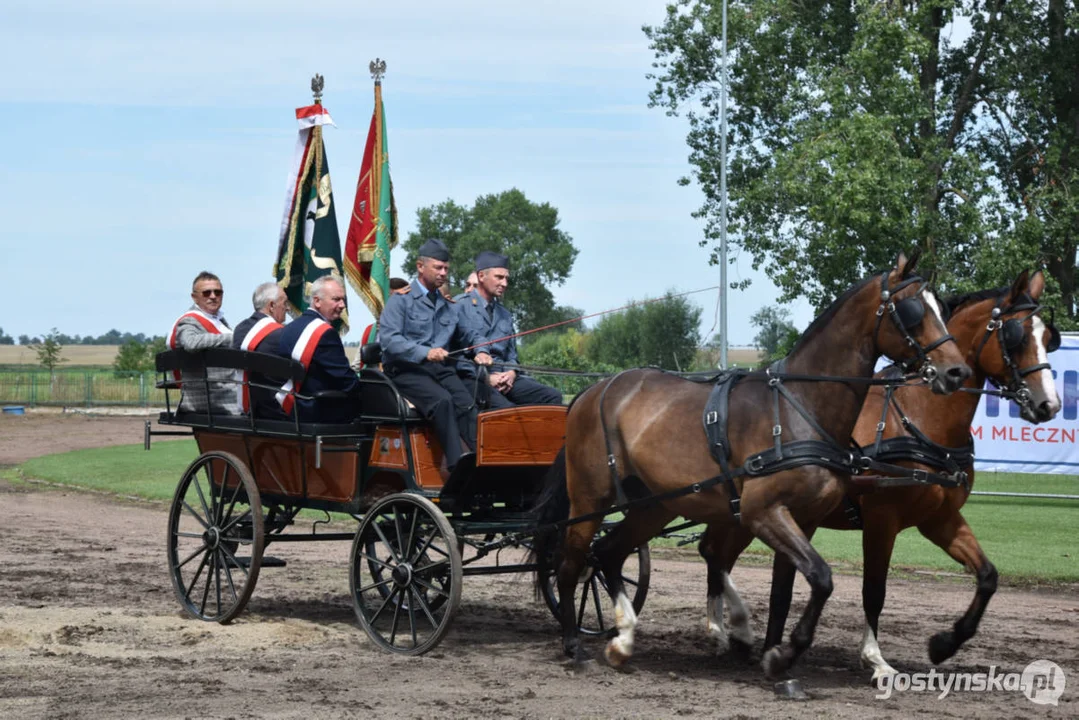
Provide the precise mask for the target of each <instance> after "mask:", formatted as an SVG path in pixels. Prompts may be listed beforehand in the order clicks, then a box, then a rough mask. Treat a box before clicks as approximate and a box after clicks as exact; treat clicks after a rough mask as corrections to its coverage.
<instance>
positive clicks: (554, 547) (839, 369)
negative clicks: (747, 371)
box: [535, 255, 970, 677]
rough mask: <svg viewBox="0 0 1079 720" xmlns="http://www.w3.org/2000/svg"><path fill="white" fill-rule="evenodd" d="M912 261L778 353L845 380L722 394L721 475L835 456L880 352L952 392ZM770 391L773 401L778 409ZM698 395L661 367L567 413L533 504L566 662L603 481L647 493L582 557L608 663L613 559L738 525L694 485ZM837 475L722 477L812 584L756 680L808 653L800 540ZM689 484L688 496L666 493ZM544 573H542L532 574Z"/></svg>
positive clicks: (628, 621)
mask: <svg viewBox="0 0 1079 720" xmlns="http://www.w3.org/2000/svg"><path fill="white" fill-rule="evenodd" d="M916 259H917V258H916V257H912V258H911V260H910V262H908V261H907V258H906V257H905V256H904V255H900V256H899V258H898V260H897V262H896V267H895V268H894V269H892V270H890V271H887V272H885V273H884V274H883V275H881V276H876V275H874V276H872V277H870V278H867V279H866V280H864V281H863V282H861V283H859V284H858V285H856V286H854V287H853V288H851V289H850V290H848V291H847V292H846V293H845V294H844V295H843V296H842V297H840V298H839V299H838V300H836V301H835V302H834V303H833V304H832V305H831V306H830V307H829V308H828V310H827V311H826V312H824V313H823V314H822V315H821V316H820V317H818V318H817V319H816V320H815V321H814V322H813V323H812V324H811V325H810V326H809V328H808V329H807V330H806V332H805V333H804V334H803V336H802V338H801V339H800V341H799V342H798V344H797V346H796V347H795V349H794V350H793V351H792V352H791V354H790V356H789V357H788V358H787V363H786V368H785V372H786V373H789V374H790V375H794V374H800V375H802V376H803V377H804V376H808V375H813V376H823V375H828V376H845V377H848V378H853V381H849V382H837V381H830V382H808V381H807V382H793V381H790V380H788V381H787V382H791V383H792V384H791V386H790V387H789V388H788V387H786V385H784V384H783V381H781V380H777V379H775V377H774V376H771V377H761V376H757V377H747V378H744V379H743V380H742V381H741V382H740V383H739V384H737V385H735V386H734V387H733V389H732V390H731V391H730V401H729V417H730V420H731V421H730V425H729V435H728V438H727V448H728V450H729V452H727V453H725V455H726V460H727V462H728V463H729V467H731V468H741V467H745V466H746V465H747V464H749V459H750V458H751V456H754V454H755V453H759V452H760V451H767V450H770V448H772V446H773V445H774V444H778V443H779V442H780V441H783V442H787V443H792V442H795V443H796V441H799V440H810V439H812V440H827V439H830V438H840V439H842V440H843V441H844V442H843V446H840V448H839V449H840V450H842V449H843V448H845V446H846V442H845V441H846V439H847V438H849V436H850V433H851V431H852V430H853V429H854V423H855V420H857V417H858V412H859V410H860V409H861V407H862V402H863V400H864V399H865V395H866V390H867V387H868V385H867V384H866V382H865V381H866V380H868V379H870V378H871V377H872V375H873V368H874V364H875V363H876V360H877V358H878V357H879V356H880V355H881V354H882V353H883V354H885V355H887V356H888V357H890V358H892V359H894V360H897V361H910V360H914V361H918V362H922V364H923V368H924V369H925V372H926V376H927V377H931V378H932V380H931V385H932V388H933V390H934V391H936V392H940V393H949V392H952V391H954V390H956V389H957V388H959V387H960V386H961V385H962V384H963V382H964V381H965V380H966V379H967V377H968V376H969V375H970V368H968V367H967V366H966V365H965V364H964V363H963V358H962V356H961V355H960V353H959V351H958V349H957V348H956V346H955V344H954V343H953V342H950V341H949V338H948V336H947V334H946V331H945V327H944V321H943V319H942V317H941V315H940V306H939V305H938V303H937V301H936V299H935V298H934V297H933V295H932V293H930V292H929V291H928V290H926V289H924V286H923V284H922V283H921V282H920V279H918V278H916V277H914V276H912V275H911V272H912V270H913V268H914V264H915V262H916ZM776 386H782V392H784V393H786V395H784V399H783V401H782V402H781V401H780V400H779V393H778V392H777V390H776ZM710 391H711V387H710V386H708V385H705V384H699V383H694V382H690V381H688V380H684V379H682V378H679V377H676V376H672V375H669V374H666V373H663V372H661V371H657V370H643V369H641V370H630V371H627V372H625V373H622V374H620V375H617V376H615V377H614V378H611V379H608V380H604V381H601V382H599V383H597V384H596V385H594V386H592V387H591V388H589V389H588V390H586V391H585V392H584V393H582V394H581V395H579V396H578V397H577V398H576V400H575V402H574V403H573V405H572V406H571V407H570V410H569V414H568V417H567V419H566V447H565V453H564V455H563V456H562V457H563V458H564V460H563V461H562V462H561V463H559V462H556V465H555V467H554V468H553V470H552V473H551V475H550V478H549V482H548V486H547V489H546V494H545V499H544V501H542V502H541V504H540V507H539V525H540V528H539V532H537V536H536V547H535V552H536V556H537V558H538V559H539V560H540V564H541V565H543V563H544V558H548V557H553V558H554V562H555V566H556V567H557V584H558V592H559V610H560V615H561V618H560V619H561V622H562V629H563V637H562V646H563V650H564V652H565V653H566V654H567V655H569V656H570V657H573V658H575V659H578V660H581V659H584V657H585V655H584V652H583V650H582V649H581V647H580V644H579V639H578V629H577V623H576V619H575V617H574V600H573V598H574V593H575V591H576V586H577V582H578V578H579V577H580V575H581V571H582V569H583V568H584V566H585V561H586V553H587V552H588V551H589V549H590V546H591V544H592V540H593V537H594V536H595V533H596V530H597V528H598V527H599V524H600V518H599V517H598V516H593V515H592V514H594V513H595V514H599V513H602V512H604V511H605V510H606V509H608V508H610V507H611V505H612V504H613V502H614V500H615V498H616V496H617V490H618V489H617V487H616V484H617V479H616V478H615V477H614V476H615V474H616V473H617V476H618V478H622V479H625V482H624V485H623V487H624V488H625V489H626V491H627V492H628V491H629V489H630V488H631V487H634V486H635V487H637V488H642V487H643V489H645V490H646V491H647V492H648V493H649V496H648V502H646V503H645V504H643V505H637V506H634V507H632V508H630V509H628V510H627V512H626V517H625V520H624V521H623V522H621V523H619V525H618V526H617V527H616V528H615V529H614V530H613V531H612V532H611V533H610V534H608V535H607V536H605V537H604V538H602V539H601V540H600V541H598V542H597V543H596V547H595V548H594V552H595V554H596V558H597V560H598V561H599V563H600V566H601V567H602V568H603V571H604V573H605V575H606V577H607V578H608V579H609V584H610V587H608V591H609V592H610V595H611V599H612V601H613V602H614V605H615V625H616V627H617V630H618V635H617V636H616V637H614V638H613V639H612V640H611V641H610V642H609V643H608V645H607V647H606V651H605V655H606V658H607V660H608V662H609V663H610V664H611V665H613V666H615V667H618V666H621V665H622V664H623V663H625V661H626V660H627V659H628V658H629V657H630V655H631V654H632V652H633V630H634V626H635V624H636V613H635V611H634V608H633V606H632V603H631V602H630V600H629V598H628V596H627V595H626V592H625V588H624V586H623V584H622V582H621V577H622V572H621V571H622V564H623V562H624V561H625V559H626V557H627V556H628V555H629V553H630V552H631V551H632V549H633V548H636V547H637V546H639V545H641V544H642V543H646V542H648V541H649V540H650V539H651V538H652V537H654V536H655V535H657V534H658V533H659V532H661V531H662V530H663V528H664V526H666V525H667V524H668V522H670V521H671V520H672V519H673V518H675V517H678V516H683V517H686V518H688V519H690V520H694V521H697V522H702V523H707V524H708V525H709V526H710V527H713V528H717V529H720V530H725V529H726V528H727V527H729V526H731V525H732V524H733V523H736V522H738V520H737V519H736V516H735V512H734V510H735V508H734V506H733V505H732V502H731V501H732V499H733V498H732V496H731V495H732V493H731V492H730V491H729V490H728V487H730V486H728V485H727V484H726V483H723V482H702V481H704V480H705V479H712V480H713V481H714V480H715V479H716V476H717V473H720V471H721V466H720V464H719V463H717V461H716V459H714V458H713V456H712V454H711V453H710V451H709V441H708V440H707V438H706V435H705V431H704V429H703V427H702V414H703V411H704V408H705V404H706V401H707V399H708V396H709V393H710ZM798 405H800V406H801V411H799V408H798V407H797V406H798ZM773 413H777V414H778V417H775V416H774V415H773ZM777 438H778V440H777ZM821 444H822V445H823V443H821ZM832 444H833V445H834V444H835V442H834V440H833V441H832ZM755 457H759V455H757V456H755ZM757 469H758V470H759V469H760V468H757ZM769 472H772V474H768V473H769ZM629 478H634V480H632V481H630V480H629ZM846 478H847V475H846V474H845V473H843V472H837V471H836V470H835V469H828V468H826V467H823V466H822V465H810V464H806V465H802V466H800V467H796V468H793V469H786V470H782V471H769V470H767V469H765V470H764V472H763V473H759V474H757V476H754V477H748V478H747V477H745V476H744V475H743V474H739V475H737V476H736V477H735V479H734V480H733V481H732V485H733V490H734V491H735V492H736V493H737V494H738V495H740V503H741V523H742V524H743V525H744V527H745V528H747V529H748V530H749V531H750V532H751V533H753V534H754V535H756V536H757V537H759V538H761V540H763V541H764V542H765V543H766V544H768V545H769V546H770V547H772V548H773V549H774V550H775V551H776V553H777V555H778V556H782V557H784V558H786V559H787V560H788V561H789V562H790V563H791V564H792V565H793V566H794V567H796V568H797V569H798V570H799V571H800V572H801V573H802V574H803V575H804V576H805V577H806V579H807V581H808V582H809V584H810V587H811V588H812V595H811V598H810V600H809V602H808V603H807V605H806V609H805V612H804V614H803V616H802V618H801V620H800V621H799V623H798V625H797V627H796V628H795V630H794V631H793V632H792V633H791V637H790V645H789V646H788V647H784V648H780V649H775V650H773V651H772V652H771V653H769V654H768V655H767V656H766V657H765V659H764V661H763V663H762V664H763V666H764V668H765V670H766V672H767V673H768V675H769V676H773V677H774V676H777V675H780V674H782V673H784V672H786V670H787V669H788V668H789V667H790V666H791V665H792V664H793V663H794V661H795V660H796V659H797V658H798V656H799V655H801V653H802V652H804V651H805V649H806V648H807V647H809V645H810V643H811V642H812V640H813V633H814V630H815V629H816V625H817V621H818V619H819V617H820V613H821V610H822V608H823V606H824V603H825V601H826V600H827V598H828V596H829V595H830V594H831V592H832V580H831V568H829V566H828V564H827V563H826V562H825V561H824V560H823V559H822V558H821V557H820V555H819V554H817V552H816V550H814V549H813V546H812V545H811V544H810V542H809V538H810V537H811V536H812V534H813V532H814V530H816V528H817V526H818V525H819V524H820V522H821V521H823V520H824V518H825V517H826V516H827V515H828V514H829V513H830V512H831V511H832V510H833V508H834V506H835V505H836V504H837V503H838V501H839V498H840V497H841V496H842V488H843V487H844V486H845V482H846ZM694 483H696V484H697V485H696V486H694V487H693V491H692V492H689V493H688V494H681V495H680V496H677V497H675V496H674V495H675V494H677V493H679V492H684V491H685V490H687V489H689V488H690V486H693V485H694ZM656 496H662V497H659V498H657V497H656ZM583 516H588V517H587V518H586V519H582V518H583ZM568 517H572V518H575V519H576V520H575V522H573V523H571V524H565V525H562V526H559V527H560V528H562V527H564V531H562V530H559V531H550V530H549V528H550V527H551V525H550V523H552V522H553V521H556V520H561V519H565V518H568ZM544 528H548V531H546V532H545V531H544ZM559 540H561V543H558V541H559ZM544 570H545V568H542V567H541V571H540V573H539V574H538V579H542V578H543V577H544Z"/></svg>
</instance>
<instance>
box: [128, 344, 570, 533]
mask: <svg viewBox="0 0 1079 720" xmlns="http://www.w3.org/2000/svg"><path fill="white" fill-rule="evenodd" d="M206 368H216V369H228V370H233V371H234V372H235V373H236V374H237V379H236V380H235V382H236V384H237V386H238V387H239V386H240V385H242V384H245V382H246V381H244V380H242V379H241V373H244V372H248V373H251V374H254V373H258V374H259V375H262V376H264V377H273V378H281V379H282V382H284V381H285V380H292V381H293V383H294V385H295V386H299V387H301V388H302V382H303V376H304V369H303V366H302V365H300V363H298V362H296V361H294V360H291V359H289V358H282V357H276V356H270V355H265V354H262V353H251V352H245V351H241V350H224V349H214V350H207V351H205V352H200V353H185V352H182V351H170V352H166V353H162V354H161V355H159V356H158V358H157V370H158V371H159V372H161V373H162V380H161V381H160V382H159V383H158V387H159V388H163V389H165V391H166V406H167V409H166V411H165V412H163V413H161V415H160V417H159V420H158V422H159V424H161V425H167V426H182V427H184V428H190V432H191V433H192V434H193V435H194V437H195V439H196V441H197V443H198V446H199V452H200V453H206V452H227V453H230V454H232V455H234V456H236V457H237V458H239V459H240V460H241V461H243V462H244V463H245V464H246V466H247V468H248V469H249V470H250V472H251V474H252V476H253V477H254V479H255V482H256V484H257V486H258V488H259V492H260V493H261V495H262V501H263V504H264V505H267V506H271V505H281V506H286V507H295V508H311V509H317V510H326V511H330V512H342V513H348V514H351V515H358V514H362V513H363V512H365V511H366V510H367V509H368V508H369V507H371V505H372V504H373V503H374V502H375V501H377V500H378V499H379V498H380V497H383V496H385V495H387V494H390V493H394V492H410V493H417V494H420V495H423V496H424V497H427V498H428V499H431V500H432V501H434V502H435V503H438V504H440V506H441V507H442V508H443V510H444V511H445V512H451V513H456V514H458V515H462V516H463V517H467V516H470V515H473V514H475V515H478V516H479V517H477V519H480V517H482V519H483V521H484V522H487V521H490V520H491V519H492V517H494V516H497V515H498V514H499V513H503V512H508V513H511V514H512V513H514V512H515V511H523V510H525V509H527V508H528V507H530V506H531V504H532V501H533V500H534V497H535V494H536V493H537V492H538V488H539V487H540V484H541V482H542V478H543V475H544V474H545V473H546V471H547V468H548V467H549V466H550V463H551V462H552V461H553V459H554V455H555V454H556V453H557V451H558V448H559V447H560V446H561V444H562V437H563V428H564V422H565V408H563V407H549V406H536V407H530V408H511V409H509V410H504V411H495V412H492V413H484V415H483V416H482V419H481V422H480V427H479V431H478V433H477V437H478V438H479V447H478V448H477V453H476V454H475V455H470V456H466V458H465V459H464V461H463V462H462V463H461V464H460V465H459V466H458V468H457V470H456V472H455V474H454V475H453V476H452V477H448V476H446V474H445V471H444V470H443V469H442V467H441V465H442V452H441V448H440V447H439V446H438V441H437V439H436V437H435V435H434V433H433V430H432V428H431V427H429V426H428V424H427V423H426V421H424V420H423V418H421V417H420V416H419V415H418V414H417V412H416V410H415V409H414V408H412V407H411V405H410V404H409V403H408V402H407V401H406V400H405V399H404V398H403V397H402V396H401V394H400V392H399V391H398V390H397V388H396V387H395V386H394V384H393V381H392V380H390V379H389V378H388V377H387V376H386V375H384V374H383V373H382V372H380V371H378V370H374V369H364V370H361V371H360V384H361V414H360V416H359V418H358V419H357V420H356V421H355V422H353V423H349V424H323V423H300V422H298V421H297V420H267V419H261V418H254V417H252V416H251V415H225V414H222V413H215V412H213V409H212V407H208V408H205V409H204V410H203V409H201V408H200V410H203V411H200V412H189V411H180V410H177V409H175V407H174V405H173V403H172V400H173V399H175V398H174V397H173V395H175V394H176V392H175V391H177V390H179V389H180V387H181V383H180V381H178V380H176V379H175V378H174V377H173V376H172V374H173V373H181V372H184V371H188V372H190V371H192V370H193V371H196V372H197V373H198V374H199V375H202V377H200V378H198V379H196V380H193V381H192V382H204V383H209V382H211V381H209V380H206V379H205V374H206V373H205V370H206ZM213 382H220V381H213ZM251 385H255V384H254V383H251ZM259 387H263V386H259ZM266 389H272V390H278V389H279V388H278V387H273V388H266ZM206 396H207V397H208V396H209V388H207V392H206ZM158 434H164V433H161V432H159V431H151V430H149V429H147V443H148V442H149V439H150V436H151V435H158ZM167 434H172V433H167Z"/></svg>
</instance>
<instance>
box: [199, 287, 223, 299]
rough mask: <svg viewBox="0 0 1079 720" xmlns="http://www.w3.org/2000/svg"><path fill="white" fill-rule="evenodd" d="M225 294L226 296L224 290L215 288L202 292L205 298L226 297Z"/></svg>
mask: <svg viewBox="0 0 1079 720" xmlns="http://www.w3.org/2000/svg"><path fill="white" fill-rule="evenodd" d="M224 294H225V291H224V290H222V289H221V288H214V289H212V290H203V291H202V296H203V297H204V298H208V297H214V296H218V295H224Z"/></svg>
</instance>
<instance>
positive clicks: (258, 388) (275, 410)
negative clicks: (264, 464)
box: [232, 282, 288, 420]
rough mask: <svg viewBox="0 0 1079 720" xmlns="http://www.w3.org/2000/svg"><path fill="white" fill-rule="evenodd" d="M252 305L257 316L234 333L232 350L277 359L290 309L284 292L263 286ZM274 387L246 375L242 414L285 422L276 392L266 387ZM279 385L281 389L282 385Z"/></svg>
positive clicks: (270, 285)
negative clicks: (251, 414)
mask: <svg viewBox="0 0 1079 720" xmlns="http://www.w3.org/2000/svg"><path fill="white" fill-rule="evenodd" d="M251 304H252V305H254V306H255V312H254V313H252V315H251V317H248V318H245V319H244V320H242V321H240V323H239V324H238V325H237V326H236V328H235V330H233V332H232V347H233V349H235V350H247V351H248V352H260V353H266V354H268V355H276V354H277V342H278V340H279V339H280V337H281V332H282V330H284V327H285V325H284V322H285V310H286V308H287V307H288V298H287V297H286V296H285V291H284V290H282V289H281V288H280V286H278V284H277V283H275V282H264V283H262V284H261V285H259V286H258V287H257V288H255V292H254V293H253V294H252V295H251ZM272 384H273V381H272V379H271V378H268V377H266V376H265V375H262V374H261V373H244V387H243V398H242V399H243V411H244V412H250V413H254V414H255V417H261V418H272V419H275V420H281V419H284V418H285V414H284V412H282V410H281V406H280V405H278V404H277V401H276V400H274V394H275V393H276V390H269V389H268V388H267V387H266V386H269V385H272ZM277 384H278V385H280V381H278V383H277Z"/></svg>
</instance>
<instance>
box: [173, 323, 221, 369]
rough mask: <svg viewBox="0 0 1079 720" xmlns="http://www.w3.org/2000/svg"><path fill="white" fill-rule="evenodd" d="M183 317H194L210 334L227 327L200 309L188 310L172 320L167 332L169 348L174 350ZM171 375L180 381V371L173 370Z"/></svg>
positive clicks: (217, 333) (219, 332) (218, 332)
mask: <svg viewBox="0 0 1079 720" xmlns="http://www.w3.org/2000/svg"><path fill="white" fill-rule="evenodd" d="M184 318H194V319H195V320H197V321H198V323H199V325H202V329H203V330H205V331H206V332H208V333H210V334H211V335H220V334H221V333H223V332H224V331H225V330H227V329H228V328H226V327H225V326H224V325H222V324H221V323H220V322H219V321H218V320H215V319H214V318H212V317H210V316H209V315H207V314H206V313H204V312H202V311H201V310H188V311H187V312H185V313H184V314H183V315H181V316H180V317H178V318H176V322H174V323H173V324H172V331H171V332H170V333H169V350H175V349H176V331H177V330H179V328H180V321H181V320H183V319H184ZM172 376H173V378H174V379H175V380H176V381H177V382H179V381H180V371H179V370H173V371H172Z"/></svg>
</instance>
